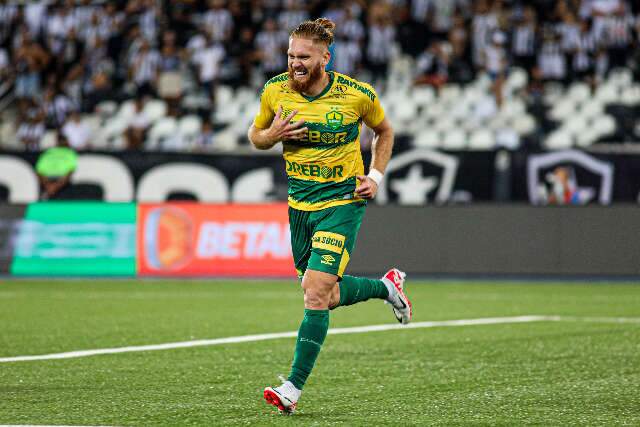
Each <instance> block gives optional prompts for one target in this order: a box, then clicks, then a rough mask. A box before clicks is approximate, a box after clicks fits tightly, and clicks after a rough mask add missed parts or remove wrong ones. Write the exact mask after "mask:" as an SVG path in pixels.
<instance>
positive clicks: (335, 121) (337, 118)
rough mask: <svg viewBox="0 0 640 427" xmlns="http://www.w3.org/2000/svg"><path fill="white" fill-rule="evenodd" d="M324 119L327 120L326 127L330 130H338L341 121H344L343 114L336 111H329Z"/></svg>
mask: <svg viewBox="0 0 640 427" xmlns="http://www.w3.org/2000/svg"><path fill="white" fill-rule="evenodd" d="M325 117H326V118H327V125H329V127H330V128H332V129H338V128H339V127H340V126H342V120H344V114H342V113H341V112H340V111H338V110H337V109H331V111H329V112H328V113H327V114H326V115H325Z"/></svg>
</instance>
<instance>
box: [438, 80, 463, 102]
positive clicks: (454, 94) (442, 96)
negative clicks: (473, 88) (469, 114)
mask: <svg viewBox="0 0 640 427" xmlns="http://www.w3.org/2000/svg"><path fill="white" fill-rule="evenodd" d="M461 94H462V90H461V89H460V86H459V85H457V84H452V83H451V84H446V85H444V86H442V87H441V88H440V91H439V92H438V99H439V100H440V102H443V103H447V104H450V103H453V102H455V101H457V100H459V99H460V95H461Z"/></svg>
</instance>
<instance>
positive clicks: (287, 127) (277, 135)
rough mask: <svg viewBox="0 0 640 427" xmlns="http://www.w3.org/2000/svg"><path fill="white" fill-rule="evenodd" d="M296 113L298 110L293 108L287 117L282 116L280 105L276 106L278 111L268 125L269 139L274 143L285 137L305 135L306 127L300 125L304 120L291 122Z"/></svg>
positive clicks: (297, 137) (299, 137)
mask: <svg viewBox="0 0 640 427" xmlns="http://www.w3.org/2000/svg"><path fill="white" fill-rule="evenodd" d="M296 114H298V110H293V111H292V112H291V114H289V115H288V116H287V117H285V118H282V105H281V106H279V107H278V111H277V112H276V115H275V117H274V119H273V122H271V126H269V131H268V134H269V139H271V142H273V143H276V142H278V141H283V140H287V139H301V138H303V137H305V136H306V135H307V128H306V127H301V126H302V125H303V124H304V120H298V121H297V122H293V121H292V120H293V118H294V117H295V115H296Z"/></svg>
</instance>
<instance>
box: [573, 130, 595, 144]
mask: <svg viewBox="0 0 640 427" xmlns="http://www.w3.org/2000/svg"><path fill="white" fill-rule="evenodd" d="M575 140H576V145H577V146H578V147H581V148H585V147H588V146H590V145H592V144H593V143H594V142H596V141H597V140H598V132H596V131H595V129H594V128H593V126H588V127H586V128H585V129H583V130H582V131H580V132H578V133H576V134H575Z"/></svg>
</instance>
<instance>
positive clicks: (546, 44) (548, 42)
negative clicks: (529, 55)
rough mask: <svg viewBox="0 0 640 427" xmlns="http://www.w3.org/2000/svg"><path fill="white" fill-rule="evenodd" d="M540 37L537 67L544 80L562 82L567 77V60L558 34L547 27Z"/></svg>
mask: <svg viewBox="0 0 640 427" xmlns="http://www.w3.org/2000/svg"><path fill="white" fill-rule="evenodd" d="M542 37H543V39H542V46H541V47H540V50H539V51H538V67H539V68H540V72H541V73H542V78H543V80H545V81H557V82H564V81H565V79H566V77H567V64H566V62H567V60H566V57H565V55H564V52H563V51H562V46H561V45H560V40H559V36H558V34H557V33H556V32H555V31H554V29H553V28H547V29H545V30H544V31H543V36H542Z"/></svg>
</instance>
